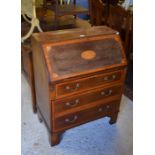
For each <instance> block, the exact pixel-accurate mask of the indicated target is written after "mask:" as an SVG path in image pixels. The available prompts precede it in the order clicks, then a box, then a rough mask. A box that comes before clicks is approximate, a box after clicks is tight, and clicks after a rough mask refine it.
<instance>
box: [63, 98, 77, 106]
mask: <svg viewBox="0 0 155 155" xmlns="http://www.w3.org/2000/svg"><path fill="white" fill-rule="evenodd" d="M78 103H79V99H76V100H75V101H73V102H67V103H66V106H67V107H74V106H76V105H77V104H78Z"/></svg>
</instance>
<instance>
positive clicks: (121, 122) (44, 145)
mask: <svg viewBox="0 0 155 155" xmlns="http://www.w3.org/2000/svg"><path fill="white" fill-rule="evenodd" d="M21 82H22V83H21V84H22V92H21V95H22V100H21V104H22V109H21V111H22V116H21V117H22V122H21V123H22V126H21V128H22V135H21V136H22V138H21V149H22V155H132V154H133V153H132V151H133V145H132V136H133V132H132V131H133V130H132V127H133V126H132V124H133V114H132V113H133V104H132V101H131V100H130V99H128V98H127V97H125V96H123V97H122V101H121V107H120V113H119V117H118V120H117V123H116V124H114V125H110V124H109V123H108V121H109V118H102V119H99V120H96V121H93V122H90V123H87V124H85V125H81V126H79V127H76V128H73V129H70V130H67V131H66V132H65V133H64V135H63V139H62V140H61V142H60V144H59V145H57V146H54V147H51V146H50V144H49V141H48V134H47V131H46V128H45V126H44V124H43V123H39V121H38V118H37V115H36V114H33V112H32V107H31V94H30V87H29V85H28V84H27V81H26V80H25V78H24V76H23V75H22V78H21Z"/></svg>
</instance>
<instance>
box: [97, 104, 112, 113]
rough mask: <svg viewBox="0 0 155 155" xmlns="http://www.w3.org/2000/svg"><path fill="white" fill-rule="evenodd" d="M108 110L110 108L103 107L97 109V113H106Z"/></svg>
mask: <svg viewBox="0 0 155 155" xmlns="http://www.w3.org/2000/svg"><path fill="white" fill-rule="evenodd" d="M109 108H110V106H109V105H106V106H105V107H102V108H99V109H98V111H99V112H102V111H106V110H108V109H109Z"/></svg>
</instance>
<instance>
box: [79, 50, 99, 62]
mask: <svg viewBox="0 0 155 155" xmlns="http://www.w3.org/2000/svg"><path fill="white" fill-rule="evenodd" d="M81 57H82V58H83V59H85V60H91V59H94V58H95V57H96V53H95V51H92V50H86V51H84V52H82V53H81Z"/></svg>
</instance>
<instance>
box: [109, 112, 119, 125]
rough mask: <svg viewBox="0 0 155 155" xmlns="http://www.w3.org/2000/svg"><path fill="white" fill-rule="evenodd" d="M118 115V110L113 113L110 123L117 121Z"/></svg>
mask: <svg viewBox="0 0 155 155" xmlns="http://www.w3.org/2000/svg"><path fill="white" fill-rule="evenodd" d="M117 116H118V112H116V113H113V114H112V115H111V116H110V121H109V123H110V124H114V123H116V121H117Z"/></svg>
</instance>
